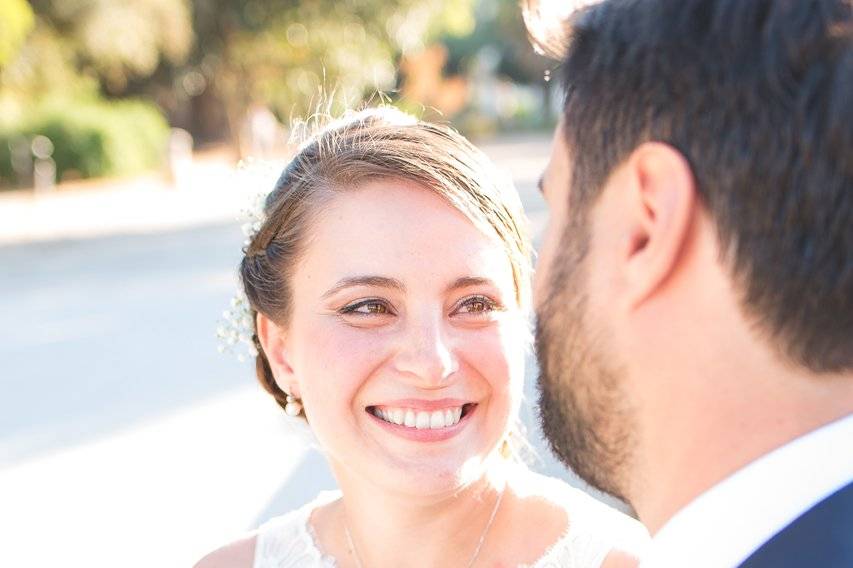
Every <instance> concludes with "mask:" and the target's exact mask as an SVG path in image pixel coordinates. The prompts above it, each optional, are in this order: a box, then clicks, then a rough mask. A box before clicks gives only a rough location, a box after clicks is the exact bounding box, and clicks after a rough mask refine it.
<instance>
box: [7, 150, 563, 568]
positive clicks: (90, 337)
mask: <svg viewBox="0 0 853 568" xmlns="http://www.w3.org/2000/svg"><path fill="white" fill-rule="evenodd" d="M547 148H548V144H547V139H545V138H544V137H524V138H517V139H505V140H501V141H497V142H493V143H491V144H488V145H487V146H486V149H487V151H488V153H489V154H490V155H492V157H493V158H494V159H495V161H496V162H497V163H498V164H500V165H501V166H503V167H506V168H508V170H509V171H510V172H511V174H512V175H513V177H514V178H515V180H516V183H517V185H518V186H519V189H520V191H521V194H522V197H523V200H524V203H525V207H526V208H527V210H528V212H529V213H530V215H531V218H532V220H533V227H534V229H535V231H537V232H539V231H541V228H542V224H543V221H544V207H543V204H542V202H541V200H540V198H539V196H538V194H537V192H536V190H535V183H536V180H537V177H538V175H539V173H540V171H541V169H542V167H544V164H545V161H546V157H547ZM195 175H196V177H195V178H194V180H193V183H192V184H191V186H192V187H193V189H182V190H180V191H175V190H173V189H169V188H165V187H159V186H157V184H156V181H152V180H151V179H148V180H145V179H143V180H136V181H132V182H126V183H124V184H123V185H121V186H119V187H117V188H114V189H113V190H112V191H111V190H110V189H109V188H107V189H99V190H94V191H93V190H81V191H77V192H71V193H68V194H67V195H60V196H54V197H47V198H43V199H40V200H38V201H37V200H34V199H31V198H28V197H24V196H21V195H17V196H11V197H8V196H7V198H6V199H5V200H3V199H0V242H5V243H6V244H5V245H4V246H0V266H2V267H3V268H2V270H0V319H2V322H3V325H2V326H0V388H2V392H3V393H4V394H3V396H2V397H0V566H15V567H27V566H33V567H36V566H38V567H44V566H60V565H61V566H86V567H87V568H96V567H101V566H103V567H113V566H122V567H137V566H138V567H152V566H157V567H173V566H174V567H182V566H190V565H192V562H193V561H194V560H196V559H197V558H198V557H199V556H200V555H201V554H202V553H203V552H205V551H207V550H209V549H210V548H212V547H213V546H214V545H216V544H218V543H222V542H224V541H226V540H227V539H230V538H233V537H234V536H235V535H237V534H239V533H241V532H243V531H245V530H247V529H249V528H252V527H254V526H256V525H257V523H258V522H259V521H261V520H264V519H266V518H268V517H270V516H272V515H275V514H279V513H281V512H283V511H286V510H288V509H290V508H292V507H294V506H295V505H297V504H299V503H301V502H304V501H305V500H307V499H308V498H310V497H311V496H313V495H314V494H315V493H316V492H317V490H319V489H323V488H331V487H333V486H334V481H333V480H332V478H331V476H330V475H329V473H328V469H327V468H326V466H325V463H324V462H323V460H322V458H321V457H320V456H319V454H317V452H316V451H314V450H312V449H311V443H310V437H309V436H308V434H307V433H306V432H305V431H304V430H301V429H299V428H295V427H294V426H293V425H292V424H291V423H290V422H288V421H287V419H286V418H285V417H284V416H283V413H282V412H281V411H280V410H279V409H278V407H277V406H276V405H275V404H274V403H273V402H272V401H271V400H270V399H269V397H267V396H266V395H265V394H264V393H263V392H262V391H261V390H260V388H259V387H257V386H256V385H255V383H254V379H253V376H252V369H251V367H250V365H249V364H240V363H238V362H237V361H236V360H234V359H233V358H230V357H226V356H221V355H219V354H218V353H217V352H216V340H215V338H214V336H213V334H214V329H215V326H216V323H217V320H218V318H219V316H220V313H221V311H222V310H223V309H224V308H225V307H226V306H227V304H228V301H229V299H230V297H231V295H232V294H233V291H234V289H235V278H234V268H235V266H236V263H237V260H238V253H239V248H240V243H241V241H242V239H243V236H242V234H241V233H240V230H239V223H238V222H236V221H235V220H234V218H235V212H236V211H238V210H239V208H240V204H242V203H243V202H244V200H245V198H246V195H247V193H248V190H247V189H246V188H247V187H251V186H252V185H253V184H256V183H258V179H259V178H256V177H252V176H247V175H246V174H235V173H234V172H233V171H232V170H230V169H228V168H225V167H220V166H217V165H216V164H213V165H207V166H205V167H202V168H200V169H199V170H198V171H197V172H196V174H195ZM261 177H263V176H261ZM27 199H29V200H30V201H29V204H27ZM4 223H6V224H5V225H4ZM2 227H5V228H2ZM14 227H17V229H15V228H14ZM82 237H86V238H82ZM534 373H535V369H533V365H530V374H531V378H532V375H533V374H534ZM527 391H528V395H529V397H530V398H532V399H533V398H535V395H534V394H533V389H532V380H531V381H528V388H527ZM525 421H526V422H527V423H528V424H530V425H531V432H532V435H533V437H534V439H536V441H535V442H534V445H535V446H536V447H538V448H539V449H540V453H541V454H542V456H543V458H544V460H543V462H542V463H540V464H539V465H538V466H537V467H538V469H540V470H543V471H546V472H551V473H556V474H560V475H563V471H562V469H561V468H560V467H559V466H558V465H557V464H555V463H554V461H553V460H552V459H551V458H550V455H549V454H548V453H547V451H546V450H545V449H544V447H543V444H542V442H541V440H539V439H538V432H537V430H536V428H535V425H533V420H532V416H531V413H530V411H528V412H527V413H526V415H525Z"/></svg>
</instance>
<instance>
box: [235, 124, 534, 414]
mask: <svg viewBox="0 0 853 568" xmlns="http://www.w3.org/2000/svg"><path fill="white" fill-rule="evenodd" d="M378 178H388V179H400V180H406V181H410V182H414V183H416V184H417V185H419V186H421V187H423V188H425V189H428V190H430V191H433V192H435V193H436V194H437V195H439V196H441V197H442V198H443V199H445V200H446V201H447V203H449V204H450V205H451V206H452V207H453V208H455V209H456V210H458V211H460V212H461V213H463V214H464V215H465V216H466V217H468V219H470V220H471V222H472V223H474V225H475V226H476V227H478V228H479V229H480V230H481V231H483V232H484V233H486V234H488V235H491V236H494V237H495V238H497V239H498V240H499V241H500V242H501V243H502V244H503V246H504V248H505V250H506V253H507V256H508V257H509V260H510V263H511V264H512V270H513V276H514V280H515V290H516V299H517V301H518V304H519V306H521V307H522V308H524V309H526V308H527V307H528V305H529V297H530V272H531V260H530V252H531V246H530V240H529V237H528V234H527V230H526V226H525V222H524V216H523V213H522V208H521V203H520V201H519V199H518V194H517V193H516V191H515V190H514V188H513V187H512V185H511V183H510V182H509V180H508V179H506V176H500V175H498V174H497V173H496V172H495V166H494V165H493V164H492V163H491V162H490V161H489V159H488V158H486V156H485V155H484V154H483V153H482V152H481V151H480V150H478V149H477V148H475V147H474V146H473V145H472V144H471V143H470V142H468V141H467V140H466V139H465V138H464V137H462V136H461V135H459V134H458V133H457V132H455V131H454V130H453V129H451V128H449V127H447V126H443V125H438V124H432V123H428V122H422V121H419V120H416V119H414V118H413V117H411V116H409V115H406V114H404V113H402V112H400V111H397V110H394V109H390V108H379V109H368V110H363V111H360V112H357V113H352V114H350V115H348V116H346V117H344V118H343V119H339V120H336V121H332V122H330V123H329V124H327V125H326V126H325V127H324V128H322V129H319V130H318V131H317V132H316V134H314V135H313V136H312V137H311V138H310V139H308V141H307V142H306V143H305V144H304V145H303V146H302V147H301V148H300V150H299V151H298V152H297V154H296V156H295V157H294V158H293V159H292V160H291V161H290V164H289V165H288V166H287V167H286V168H285V170H284V172H283V173H282V174H281V177H280V178H279V180H278V182H276V184H275V188H274V189H273V191H272V192H271V193H270V194H269V196H268V197H267V199H266V202H265V204H264V218H265V220H264V222H263V223H262V225H261V227H260V229H259V230H258V231H257V233H256V234H255V236H254V237H253V238H252V239H251V240H250V241H249V243H248V245H247V246H246V247H245V249H244V251H243V252H244V256H243V259H242V261H241V263H240V277H241V280H242V284H243V288H244V290H245V292H246V297H247V298H248V299H249V304H250V306H251V312H250V313H251V317H252V321H253V325H254V336H253V338H252V342H253V343H254V345H255V347H256V348H257V350H258V355H257V357H256V372H257V375H258V380H259V381H260V383H261V385H262V386H263V387H264V389H266V390H267V392H269V393H270V394H271V395H272V396H273V397H275V400H276V401H277V402H278V404H279V405H280V406H281V407H282V408H284V406H285V404H286V397H287V395H286V394H285V393H284V392H283V391H282V390H281V388H280V387H279V386H278V384H277V383H276V381H275V377H274V376H273V373H272V370H271V368H270V365H269V361H268V360H267V357H266V355H265V354H264V351H263V348H262V346H261V344H260V342H259V340H258V335H257V314H258V312H261V313H263V314H264V315H266V316H267V317H269V318H270V319H271V320H273V321H274V322H275V323H276V324H278V325H280V326H285V325H286V324H287V322H288V320H289V318H290V311H291V285H290V279H291V276H292V274H293V269H294V267H295V266H296V264H297V261H298V259H299V255H300V253H301V252H302V246H303V244H304V242H305V239H306V235H307V234H308V232H309V231H310V229H311V226H312V223H313V220H314V218H315V216H316V213H317V212H318V211H320V210H321V209H322V208H323V206H324V204H325V203H328V201H329V200H330V199H331V198H332V197H333V196H334V195H335V194H336V193H338V192H342V191H352V190H355V189H358V187H359V186H360V185H361V184H363V183H365V182H367V181H369V180H375V179H378Z"/></svg>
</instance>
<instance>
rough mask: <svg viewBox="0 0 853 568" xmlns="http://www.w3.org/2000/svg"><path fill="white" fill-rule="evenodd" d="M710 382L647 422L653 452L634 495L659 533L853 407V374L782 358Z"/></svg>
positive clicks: (646, 443)
mask: <svg viewBox="0 0 853 568" xmlns="http://www.w3.org/2000/svg"><path fill="white" fill-rule="evenodd" d="M696 372H701V371H699V370H696ZM707 372H710V373H713V371H712V370H709V371H706V373H707ZM706 382H707V384H712V383H713V384H714V385H715V388H711V389H708V392H707V393H705V394H704V395H702V396H694V397H693V398H687V397H685V399H684V401H683V404H681V405H678V406H677V407H674V408H670V409H669V410H668V411H667V413H666V414H661V415H658V416H657V417H652V418H651V419H649V420H647V421H646V423H645V425H644V428H643V429H644V435H643V441H642V442H641V443H642V444H643V445H644V446H645V448H644V449H643V451H642V452H641V453H642V455H645V456H648V459H647V460H645V461H644V462H643V463H637V468H638V470H639V471H638V475H637V476H636V478H635V479H636V480H637V483H636V484H635V486H634V487H633V488H632V497H633V499H632V502H633V505H634V507H635V508H636V510H637V512H638V514H639V515H640V518H641V519H642V520H643V522H644V523H645V524H646V526H647V527H648V528H649V531H650V532H651V533H652V534H654V533H656V532H657V531H658V530H659V529H660V528H661V527H662V526H663V525H664V524H665V523H666V522H667V521H668V520H669V519H670V518H671V517H672V516H673V515H674V514H675V513H677V512H678V511H679V510H680V509H681V508H683V507H684V506H686V505H687V504H688V503H690V502H691V501H693V500H694V499H695V498H696V497H698V496H699V495H701V494H702V493H704V492H705V491H707V490H708V489H710V488H711V487H713V486H714V485H716V484H717V483H719V482H721V481H722V480H724V479H726V478H727V477H729V476H730V475H732V474H733V473H735V472H736V471H738V470H740V469H742V468H744V467H745V466H747V465H749V464H750V463H752V462H754V461H755V460H757V459H758V458H760V457H762V456H764V455H765V454H768V453H769V452H771V451H773V450H775V449H777V448H779V447H781V446H783V445H785V444H787V443H788V442H791V441H792V440H795V439H797V438H799V437H800V436H803V435H805V434H807V433H809V432H811V431H814V430H816V429H818V428H820V427H822V426H824V425H826V424H829V423H831V422H834V421H835V420H837V419H840V418H843V417H845V416H847V415H849V414H851V413H853V374H846V375H834V376H831V375H812V374H810V373H807V372H803V371H799V370H792V369H791V368H789V367H784V366H781V365H780V366H778V368H775V369H774V368H767V369H764V371H763V373H761V372H760V371H758V370H757V369H753V368H751V366H750V365H748V364H744V366H743V369H742V372H741V373H732V372H728V373H726V372H723V371H720V374H716V375H715V376H711V375H710V374H709V376H708V377H707V378H706Z"/></svg>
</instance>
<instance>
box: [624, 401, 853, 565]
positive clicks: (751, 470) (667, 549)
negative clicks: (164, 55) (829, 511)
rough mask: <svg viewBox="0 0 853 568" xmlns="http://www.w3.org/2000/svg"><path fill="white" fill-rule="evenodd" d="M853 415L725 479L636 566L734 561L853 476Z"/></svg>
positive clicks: (675, 520)
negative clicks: (852, 449)
mask: <svg viewBox="0 0 853 568" xmlns="http://www.w3.org/2000/svg"><path fill="white" fill-rule="evenodd" d="M851 447H853V414H851V415H848V416H847V417H846V418H842V419H840V420H837V421H835V422H833V423H831V424H828V425H826V426H823V427H822V428H819V429H817V430H815V431H813V432H810V433H808V434H806V435H804V436H802V437H800V438H797V439H796V440H793V441H792V442H789V443H788V444H786V445H784V446H782V447H781V448H778V449H776V450H774V451H772V452H770V453H769V454H767V455H765V456H762V457H761V458H759V459H757V460H756V461H754V462H752V463H751V464H749V465H747V466H746V467H744V468H743V469H741V470H739V471H737V472H736V473H734V474H733V475H731V476H729V477H728V478H726V479H724V480H723V481H721V482H720V483H718V484H717V485H715V486H714V487H712V488H711V489H709V490H708V491H706V492H705V493H703V494H702V495H700V496H699V497H697V498H696V499H694V500H693V501H692V502H691V503H689V504H688V505H687V506H686V507H684V508H683V509H682V510H681V511H679V512H678V513H676V514H675V516H673V517H672V518H671V519H670V520H669V521H668V522H667V523H666V524H665V525H664V526H663V528H661V530H660V531H659V532H658V533H657V535H655V537H654V539H653V540H652V544H651V547H650V549H649V554H648V555H646V556H645V558H644V559H643V562H642V563H641V565H640V567H641V568H683V567H684V566H690V567H691V568H729V567H734V566H738V565H739V564H740V563H741V562H743V561H744V560H746V559H747V558H748V557H749V556H750V555H751V554H752V553H753V552H754V551H755V550H757V549H758V548H759V547H760V546H761V545H762V544H763V543H765V542H766V541H768V540H769V539H770V538H771V537H772V536H773V535H775V534H776V533H777V532H779V531H780V530H782V529H783V528H784V527H786V526H787V525H789V524H790V523H791V522H792V521H794V520H795V519H796V518H797V517H799V516H800V515H801V514H802V513H803V512H805V511H807V510H808V509H810V508H811V507H812V506H813V505H815V504H817V503H819V502H820V501H822V500H823V499H824V498H825V497H828V496H829V495H831V494H832V493H834V492H835V491H836V490H838V489H840V488H841V487H844V486H845V485H847V484H848V483H849V482H850V481H851V480H853V451H851Z"/></svg>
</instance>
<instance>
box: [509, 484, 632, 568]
mask: <svg viewBox="0 0 853 568" xmlns="http://www.w3.org/2000/svg"><path fill="white" fill-rule="evenodd" d="M511 485H512V487H513V491H514V492H515V493H517V494H518V496H519V498H520V500H521V502H523V503H527V504H528V505H529V506H535V507H536V508H537V509H538V510H539V511H542V512H544V514H545V517H546V518H549V519H551V522H550V523H548V524H550V526H554V525H553V524H552V523H554V522H557V521H555V519H560V521H559V522H558V525H559V526H561V527H562V531H561V532H560V536H559V537H558V538H557V539H556V540H555V541H554V542H553V546H552V547H551V549H549V554H546V556H545V557H547V558H557V557H559V556H560V554H561V553H564V554H566V555H567V556H571V557H573V558H578V556H585V554H580V550H579V549H583V550H585V551H587V552H588V556H589V557H590V558H591V559H592V557H598V558H599V560H597V561H591V562H590V563H589V565H595V566H597V565H599V564H600V563H601V561H602V559H603V557H604V556H607V560H606V561H605V562H604V563H603V564H600V565H601V566H603V567H608V568H609V567H613V568H615V567H617V566H618V567H622V566H631V565H636V561H635V559H636V558H637V557H639V556H640V555H641V554H642V552H643V551H644V549H645V547H646V546H647V544H648V541H649V534H648V531H647V530H646V528H645V527H644V526H643V525H642V524H641V523H639V522H638V521H637V520H635V519H633V518H631V517H630V516H628V515H626V514H625V513H622V512H621V511H618V510H617V509H615V508H613V507H611V506H609V505H607V504H605V503H603V502H601V501H599V500H597V499H595V498H594V497H592V496H590V495H589V494H587V493H586V492H584V491H582V490H580V489H577V488H575V487H572V486H571V485H569V484H568V483H566V482H564V481H562V480H560V479H556V478H553V477H548V476H545V475H541V474H538V473H535V472H532V471H529V470H526V469H525V470H520V471H517V472H516V473H515V475H514V476H513V477H512V481H511ZM540 514H542V513H540ZM546 522H547V521H546ZM540 526H542V525H540ZM631 560H633V562H631ZM542 565H548V563H547V562H546V563H544V564H542ZM555 565H559V564H555ZM581 565H587V564H583V563H581ZM537 566H538V564H537Z"/></svg>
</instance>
